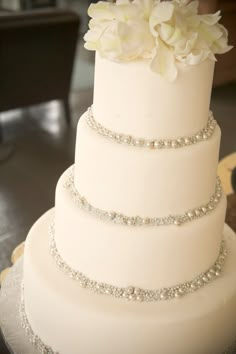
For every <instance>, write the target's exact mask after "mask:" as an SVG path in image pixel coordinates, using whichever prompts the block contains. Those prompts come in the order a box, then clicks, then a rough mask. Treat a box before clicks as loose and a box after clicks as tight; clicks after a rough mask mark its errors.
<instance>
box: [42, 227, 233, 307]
mask: <svg viewBox="0 0 236 354" xmlns="http://www.w3.org/2000/svg"><path fill="white" fill-rule="evenodd" d="M49 235H50V244H49V247H50V253H51V255H52V256H53V258H54V260H55V261H56V264H57V266H58V267H59V269H60V270H61V271H63V272H64V273H65V274H66V275H67V276H68V277H69V278H71V279H73V280H76V281H78V283H79V285H80V286H81V287H82V288H86V289H88V290H91V291H93V292H95V293H96V294H102V295H110V296H113V297H116V298H121V299H126V300H131V301H141V302H142V301H145V302H151V301H161V300H170V299H173V298H179V297H181V296H184V295H186V294H188V293H192V292H194V291H196V290H198V289H200V288H202V287H203V286H205V285H206V284H208V283H210V282H211V281H213V280H214V279H216V278H217V277H218V276H219V275H220V274H221V272H222V271H223V268H224V264H225V259H226V256H227V251H226V247H225V241H222V244H221V247H220V253H219V256H218V258H217V260H216V261H215V263H214V264H213V265H212V267H211V268H210V269H208V270H207V271H205V272H204V273H201V274H200V275H198V276H197V277H196V278H194V279H193V280H190V281H188V282H185V283H182V284H178V285H175V286H173V287H169V288H161V289H156V290H146V289H141V288H138V287H135V286H129V287H126V288H122V287H117V286H114V285H110V284H106V283H100V282H97V281H95V280H91V279H90V278H88V277H87V276H86V275H84V274H83V273H81V272H79V271H78V270H75V269H73V268H71V267H70V266H69V265H68V264H67V263H66V262H65V261H64V260H63V258H62V257H61V255H60V254H59V252H58V249H57V246H56V242H55V230H54V224H52V225H51V226H50V229H49Z"/></svg>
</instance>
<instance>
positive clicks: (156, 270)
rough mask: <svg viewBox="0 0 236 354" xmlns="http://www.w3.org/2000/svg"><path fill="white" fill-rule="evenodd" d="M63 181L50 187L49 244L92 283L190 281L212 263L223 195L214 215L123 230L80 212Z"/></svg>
mask: <svg viewBox="0 0 236 354" xmlns="http://www.w3.org/2000/svg"><path fill="white" fill-rule="evenodd" d="M65 177H66V173H64V174H63V175H62V177H61V179H60V180H59V182H58V185H57V189H56V207H55V240H56V244H57V247H58V250H59V252H60V254H61V256H62V257H63V258H64V259H65V260H66V262H67V263H68V264H69V265H70V266H71V267H73V268H75V269H78V270H80V271H81V272H83V273H85V274H86V275H87V276H89V277H90V278H92V279H94V280H97V281H101V282H108V283H110V284H113V285H117V286H129V285H134V286H138V287H141V288H142V287H144V288H152V289H155V288H159V287H164V286H173V285H176V284H178V283H182V282H185V281H188V280H191V279H193V278H194V277H195V276H196V275H198V274H200V273H201V272H203V271H206V270H207V269H208V268H209V267H210V266H211V265H212V264H214V262H215V260H216V258H217V256H218V253H219V248H220V243H221V239H222V230H223V224H224V218H225V210H226V200H225V197H224V196H223V198H222V201H221V202H220V203H219V205H218V206H217V208H216V209H215V211H213V212H212V213H210V214H209V215H208V216H205V217H202V218H199V219H197V220H195V221H192V222H190V223H187V224H185V225H182V226H176V225H172V226H161V227H155V226H144V227H133V226H131V227H129V226H124V225H119V224H113V223H111V222H109V221H107V222H106V221H104V220H100V219H99V218H97V217H94V216H92V215H90V214H89V213H88V212H86V211H84V210H81V209H80V208H79V206H78V205H77V204H76V203H75V202H74V201H73V200H72V198H71V195H70V193H69V192H68V190H66V189H65V188H64V187H63V184H64V181H65ZM127 200H128V195H127V198H125V196H124V204H126V202H127Z"/></svg>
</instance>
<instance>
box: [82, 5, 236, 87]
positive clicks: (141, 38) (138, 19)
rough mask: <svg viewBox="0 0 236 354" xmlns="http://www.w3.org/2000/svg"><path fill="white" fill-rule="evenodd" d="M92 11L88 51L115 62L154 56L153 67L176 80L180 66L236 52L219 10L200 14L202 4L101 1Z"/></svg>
mask: <svg viewBox="0 0 236 354" xmlns="http://www.w3.org/2000/svg"><path fill="white" fill-rule="evenodd" d="M88 13H89V16H90V17H91V18H92V19H91V20H90V23H89V28H90V29H89V31H88V33H87V34H86V35H85V37H84V39H85V41H86V43H85V47H86V48H87V49H89V50H97V51H99V53H100V54H101V56H103V57H106V58H108V59H110V60H114V61H130V60H135V59H137V58H150V62H151V64H150V65H151V69H152V70H154V71H155V72H157V73H159V74H160V75H162V76H163V77H165V78H166V79H168V80H171V81H173V80H175V78H176V77H177V62H183V63H185V64H188V65H197V64H198V63H200V62H202V61H204V60H206V59H207V58H209V59H211V60H215V54H222V53H225V52H227V51H228V50H230V49H231V48H232V47H230V46H228V33H227V30H226V29H225V28H224V26H222V25H220V24H219V23H218V22H219V20H220V12H219V11H218V12H216V13H215V14H211V15H198V1H190V0H171V1H161V0H117V1H116V4H114V3H108V2H104V1H99V2H98V3H97V4H92V5H91V6H90V7H89V11H88Z"/></svg>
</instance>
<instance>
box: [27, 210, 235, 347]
mask: <svg viewBox="0 0 236 354" xmlns="http://www.w3.org/2000/svg"><path fill="white" fill-rule="evenodd" d="M52 217H53V213H52V212H48V213H47V214H45V215H44V216H43V217H42V218H41V219H39V220H38V221H37V222H36V224H35V225H34V226H33V228H32V229H31V231H30V233H29V236H28V238H27V241H26V247H25V255H24V286H25V306H26V313H27V316H28V319H29V321H30V324H31V326H32V328H33V330H34V332H35V333H36V334H37V335H39V336H40V338H41V339H42V340H43V341H44V343H46V344H47V345H50V346H51V347H52V348H53V349H54V350H55V351H59V353H60V354H68V353H70V354H78V353H83V354H110V353H112V354H120V353H123V354H144V353H145V354H156V353H161V354H173V353H175V354H183V353H184V354H185V353H188V354H222V353H223V352H224V350H225V349H226V348H227V347H228V346H229V345H230V344H231V343H232V342H233V341H234V339H235V336H236V330H235V328H236V281H235V267H236V238H235V235H234V233H233V232H232V231H231V230H230V229H229V228H225V232H224V234H225V239H226V242H227V247H228V250H229V255H228V259H227V262H226V267H225V271H224V273H223V274H222V276H221V277H220V278H218V279H217V280H216V281H214V282H213V283H211V284H210V285H208V286H206V287H205V288H204V289H201V290H199V291H197V292H195V293H192V294H190V295H189V296H186V297H184V298H182V299H176V300H170V301H164V302H161V303H141V304H140V303H133V302H126V301H122V300H118V299H114V298H110V297H106V296H105V297H104V296H99V295H96V294H92V293H90V292H89V291H86V290H85V289H81V288H80V287H79V286H78V284H77V283H76V282H74V281H73V280H71V279H69V278H67V276H66V275H65V274H63V273H62V272H61V271H60V270H58V268H57V266H56V265H55V263H54V260H53V259H52V257H51V255H50V254H49V248H48V227H49V224H50V222H51V219H52ZM65 235H66V234H65ZM68 242H69V240H68ZM78 248H79V244H78ZM88 258H90V257H89V255H88Z"/></svg>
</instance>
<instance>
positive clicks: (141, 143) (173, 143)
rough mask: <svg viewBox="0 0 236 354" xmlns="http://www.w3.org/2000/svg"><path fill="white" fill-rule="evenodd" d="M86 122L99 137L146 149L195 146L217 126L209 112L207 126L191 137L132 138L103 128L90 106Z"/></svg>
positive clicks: (210, 134)
mask: <svg viewBox="0 0 236 354" xmlns="http://www.w3.org/2000/svg"><path fill="white" fill-rule="evenodd" d="M86 121H87V124H88V125H89V127H90V128H92V129H93V130H95V131H96V132H98V133H99V134H100V135H102V136H104V137H107V138H108V139H111V140H113V141H115V142H117V143H119V144H125V145H130V146H137V147H143V148H148V149H159V150H161V149H177V148H182V147H185V146H189V145H194V144H197V143H199V142H201V141H204V140H208V139H209V138H211V136H212V135H213V133H214V131H215V127H216V125H217V122H216V120H215V119H214V117H213V114H212V112H211V111H210V112H209V116H208V121H207V125H206V126H205V127H204V128H203V129H201V130H200V131H198V132H197V133H196V134H193V135H191V136H185V137H179V138H177V139H152V140H151V139H145V138H140V137H134V136H131V135H128V134H124V133H118V132H114V131H112V130H110V129H107V128H105V127H104V126H103V125H102V124H100V123H98V122H97V121H96V120H95V118H94V115H93V109H92V106H91V107H89V108H88V110H87V112H86Z"/></svg>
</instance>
